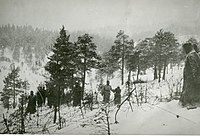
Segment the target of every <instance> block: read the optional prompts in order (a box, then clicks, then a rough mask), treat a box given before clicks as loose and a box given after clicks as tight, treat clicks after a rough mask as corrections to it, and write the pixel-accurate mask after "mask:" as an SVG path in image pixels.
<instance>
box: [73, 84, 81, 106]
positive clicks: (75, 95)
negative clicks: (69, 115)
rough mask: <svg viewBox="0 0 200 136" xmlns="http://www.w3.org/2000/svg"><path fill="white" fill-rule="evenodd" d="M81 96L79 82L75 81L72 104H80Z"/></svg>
mask: <svg viewBox="0 0 200 136" xmlns="http://www.w3.org/2000/svg"><path fill="white" fill-rule="evenodd" d="M81 96H82V93H81V86H80V84H79V82H76V83H75V87H74V90H73V106H81Z"/></svg>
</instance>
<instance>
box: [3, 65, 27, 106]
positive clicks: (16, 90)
mask: <svg viewBox="0 0 200 136" xmlns="http://www.w3.org/2000/svg"><path fill="white" fill-rule="evenodd" d="M19 71H20V69H19V67H17V68H15V66H14V65H12V70H11V72H10V73H8V76H7V77H6V78H5V79H4V80H3V82H4V84H5V85H4V88H3V92H2V99H1V100H2V101H3V104H4V107H5V108H8V109H9V106H10V102H9V100H10V98H11V97H13V108H15V107H16V98H17V96H18V95H19V94H20V93H23V88H22V84H23V81H22V80H21V79H20V78H19Z"/></svg>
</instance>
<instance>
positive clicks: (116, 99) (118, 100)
mask: <svg viewBox="0 0 200 136" xmlns="http://www.w3.org/2000/svg"><path fill="white" fill-rule="evenodd" d="M114 93H115V94H114V103H115V105H116V104H120V103H121V89H120V87H119V86H118V87H117V88H116V89H115V90H114Z"/></svg>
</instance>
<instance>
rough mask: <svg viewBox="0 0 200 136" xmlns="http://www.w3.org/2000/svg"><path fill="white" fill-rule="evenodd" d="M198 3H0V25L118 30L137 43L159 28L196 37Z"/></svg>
mask: <svg viewBox="0 0 200 136" xmlns="http://www.w3.org/2000/svg"><path fill="white" fill-rule="evenodd" d="M199 5H200V1H199V0H154V1H152V0H140V1H137V0H123V1H120V0H109V1H107V0H84V1H82V0H59V1H55V0H43V1H40V0H29V1H27V0H18V1H14V0H0V18H1V20H0V24H8V23H10V24H16V25H32V26H33V27H39V28H42V29H48V30H56V31H57V30H58V28H60V27H61V26H62V25H65V26H66V29H67V30H69V31H70V32H74V31H87V32H89V33H98V34H101V35H105V36H110V37H115V36H116V33H117V32H118V31H119V30H120V29H122V30H125V31H126V32H127V34H128V35H130V36H133V38H134V39H136V40H138V39H140V38H144V37H145V36H148V35H151V34H154V33H155V32H156V31H158V30H159V29H160V28H164V29H169V30H171V31H173V32H174V33H175V34H179V35H181V34H189V35H191V34H193V35H199V34H200V32H199V31H198V30H199V28H200V25H199V22H200V8H199Z"/></svg>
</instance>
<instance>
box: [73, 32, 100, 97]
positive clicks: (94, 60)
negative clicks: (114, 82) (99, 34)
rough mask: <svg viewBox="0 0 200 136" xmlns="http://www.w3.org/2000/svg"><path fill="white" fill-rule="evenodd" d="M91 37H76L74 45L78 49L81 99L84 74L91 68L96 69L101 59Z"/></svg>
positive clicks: (86, 35)
mask: <svg viewBox="0 0 200 136" xmlns="http://www.w3.org/2000/svg"><path fill="white" fill-rule="evenodd" d="M92 39H93V37H92V36H90V35H89V34H84V35H82V36H79V37H78V41H77V42H76V45H77V47H78V51H77V52H78V58H79V60H81V63H80V65H79V67H80V69H81V72H82V92H81V98H82V99H83V94H84V89H85V78H86V72H87V71H89V70H91V68H97V66H98V64H99V60H100V59H101V58H100V56H99V55H97V53H96V49H97V46H96V45H95V44H94V43H93V42H92Z"/></svg>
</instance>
